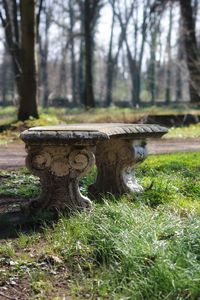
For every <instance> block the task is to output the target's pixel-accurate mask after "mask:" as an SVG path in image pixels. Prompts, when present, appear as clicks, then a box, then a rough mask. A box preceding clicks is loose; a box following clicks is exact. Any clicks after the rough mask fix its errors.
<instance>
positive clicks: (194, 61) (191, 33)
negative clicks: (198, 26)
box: [179, 0, 200, 103]
mask: <svg viewBox="0 0 200 300" xmlns="http://www.w3.org/2000/svg"><path fill="white" fill-rule="evenodd" d="M179 2H180V8H181V17H182V20H183V41H184V45H185V52H186V60H187V66H188V70H189V77H190V101H191V102H193V103H200V88H199V86H200V58H199V53H198V47H197V40H196V35H195V22H194V17H193V11H192V2H191V0H187V1H185V0H179Z"/></svg>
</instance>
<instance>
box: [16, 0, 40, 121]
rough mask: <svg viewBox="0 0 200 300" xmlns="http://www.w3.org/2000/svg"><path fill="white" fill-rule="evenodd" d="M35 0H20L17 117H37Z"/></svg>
mask: <svg viewBox="0 0 200 300" xmlns="http://www.w3.org/2000/svg"><path fill="white" fill-rule="evenodd" d="M35 42H36V15H35V1H34V0H29V1H27V0H21V71H22V73H21V77H20V82H19V85H18V89H19V95H20V102H19V110H18V119H19V120H21V121H23V120H26V119H28V118H29V117H30V116H32V117H34V118H38V111H37V63H36V53H35Z"/></svg>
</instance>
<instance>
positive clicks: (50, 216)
mask: <svg viewBox="0 0 200 300" xmlns="http://www.w3.org/2000/svg"><path fill="white" fill-rule="evenodd" d="M21 202H22V203H23V206H22V207H20V202H19V199H17V201H16V203H15V201H14V200H13V201H12V205H10V206H9V205H7V206H4V207H3V209H2V205H0V209H1V212H0V240H2V239H8V238H16V237H18V236H19V234H20V233H30V232H42V231H43V228H44V225H49V226H50V225H52V224H53V223H55V222H56V221H57V220H58V214H57V213H55V212H54V213H53V212H52V213H51V212H46V213H44V212H43V213H38V214H37V215H31V214H30V211H29V210H28V209H27V207H28V200H27V201H26V205H25V204H24V200H21Z"/></svg>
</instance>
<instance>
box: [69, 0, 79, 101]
mask: <svg viewBox="0 0 200 300" xmlns="http://www.w3.org/2000/svg"><path fill="white" fill-rule="evenodd" d="M69 18H70V26H69V35H70V46H71V47H70V50H71V80H72V101H73V105H74V106H77V90H76V88H77V85H76V59H75V52H74V36H73V34H74V25H75V19H74V8H73V3H72V0H70V1H69Z"/></svg>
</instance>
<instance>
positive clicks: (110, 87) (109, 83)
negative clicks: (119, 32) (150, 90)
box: [105, 11, 115, 106]
mask: <svg viewBox="0 0 200 300" xmlns="http://www.w3.org/2000/svg"><path fill="white" fill-rule="evenodd" d="M114 25H115V14H114V11H113V16H112V25H111V34H110V42H109V50H108V58H107V71H106V101H105V102H106V106H110V105H111V104H112V90H113V73H114V66H113V54H112V50H113V33H114Z"/></svg>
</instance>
